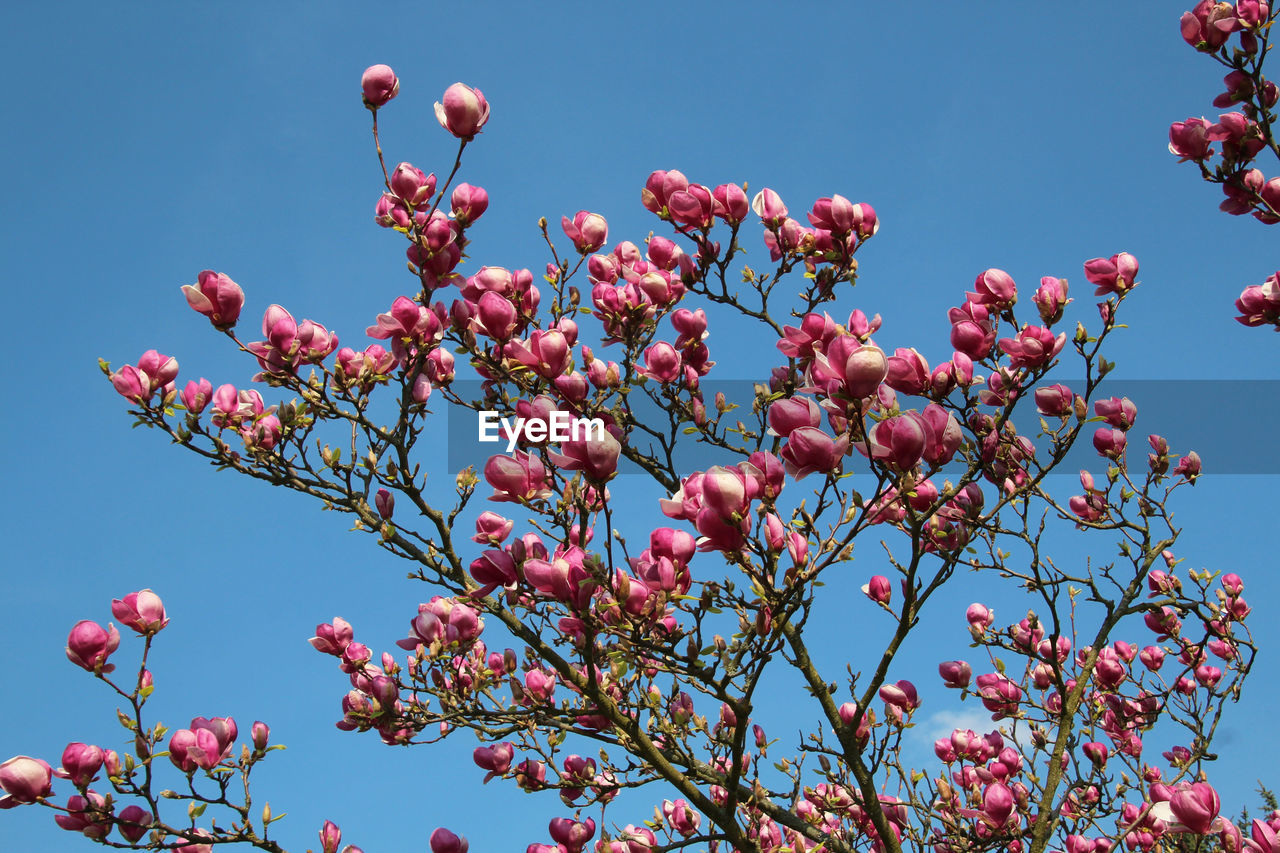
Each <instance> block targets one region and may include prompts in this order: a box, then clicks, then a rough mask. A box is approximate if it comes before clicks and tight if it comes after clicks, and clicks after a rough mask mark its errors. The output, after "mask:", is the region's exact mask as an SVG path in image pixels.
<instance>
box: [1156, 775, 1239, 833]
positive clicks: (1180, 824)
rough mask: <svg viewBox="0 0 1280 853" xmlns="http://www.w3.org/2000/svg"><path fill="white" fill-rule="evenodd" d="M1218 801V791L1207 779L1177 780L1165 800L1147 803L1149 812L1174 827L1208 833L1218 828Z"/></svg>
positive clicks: (1220, 804) (1219, 807)
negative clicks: (1175, 786)
mask: <svg viewBox="0 0 1280 853" xmlns="http://www.w3.org/2000/svg"><path fill="white" fill-rule="evenodd" d="M1221 809H1222V803H1221V801H1220V800H1219V799H1218V792H1217V791H1215V790H1214V789H1213V787H1212V786H1211V785H1209V783H1208V782H1192V783H1190V784H1186V783H1184V784H1181V785H1179V786H1178V787H1177V789H1175V790H1174V792H1173V796H1171V797H1170V798H1169V799H1168V800H1167V801H1164V802H1158V803H1156V804H1155V805H1154V806H1152V807H1151V815H1152V816H1153V817H1155V818H1156V819H1157V820H1163V821H1164V822H1166V823H1168V824H1170V825H1171V826H1170V828H1171V829H1173V830H1174V831H1177V830H1182V831H1185V832H1194V833H1196V834H1197V835H1208V834H1209V833H1211V832H1213V831H1215V830H1216V829H1218V828H1220V826H1221V824H1222V821H1221V820H1219V818H1218V813H1219V811H1221Z"/></svg>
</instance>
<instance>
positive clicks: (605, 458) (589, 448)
mask: <svg viewBox="0 0 1280 853" xmlns="http://www.w3.org/2000/svg"><path fill="white" fill-rule="evenodd" d="M621 454H622V445H621V444H619V443H618V440H617V439H616V438H614V437H613V435H612V434H610V433H609V432H608V431H607V430H606V431H605V432H604V433H603V435H601V436H599V437H588V436H587V435H583V436H581V437H579V438H570V439H569V440H568V441H564V442H561V444H560V450H559V452H557V451H554V450H553V451H550V452H549V453H548V454H547V456H548V458H549V459H550V460H551V463H552V464H553V465H556V466H557V467H559V468H562V469H564V470H567V471H581V472H582V473H583V474H585V475H586V476H587V478H588V479H590V480H592V481H594V482H596V483H603V482H605V481H606V480H609V479H611V478H612V477H613V475H614V474H615V473H616V472H617V470H618V457H619V456H620V455H621Z"/></svg>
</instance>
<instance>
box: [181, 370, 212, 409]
mask: <svg viewBox="0 0 1280 853" xmlns="http://www.w3.org/2000/svg"><path fill="white" fill-rule="evenodd" d="M181 397H182V405H183V406H185V407H186V409H187V411H188V412H190V413H191V414H193V415H198V414H200V413H201V412H203V411H204V410H205V407H206V406H208V405H209V401H210V400H212V399H213V384H212V383H211V382H209V380H208V379H205V378H204V377H203V376H202V377H200V381H199V382H196V381H194V380H192V381H191V382H188V383H187V387H185V388H183V389H182V394H181Z"/></svg>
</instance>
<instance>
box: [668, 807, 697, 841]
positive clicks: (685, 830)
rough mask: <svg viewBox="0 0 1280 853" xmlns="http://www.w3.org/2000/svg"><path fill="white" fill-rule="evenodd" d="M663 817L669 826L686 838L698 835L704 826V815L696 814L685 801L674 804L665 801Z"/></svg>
mask: <svg viewBox="0 0 1280 853" xmlns="http://www.w3.org/2000/svg"><path fill="white" fill-rule="evenodd" d="M662 816H663V817H664V818H666V821H667V825H668V826H670V827H671V828H672V829H674V830H675V831H676V832H678V833H679V834H680V835H682V836H684V837H685V838H689V837H691V836H694V835H697V834H698V828H699V827H700V826H702V815H700V814H698V813H697V812H695V811H694V810H693V809H692V808H691V807H690V806H689V804H688V803H687V802H686V801H685V800H683V799H680V800H676V801H674V802H672V801H671V800H663V801H662Z"/></svg>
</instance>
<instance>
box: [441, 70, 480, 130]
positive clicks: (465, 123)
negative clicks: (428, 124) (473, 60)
mask: <svg viewBox="0 0 1280 853" xmlns="http://www.w3.org/2000/svg"><path fill="white" fill-rule="evenodd" d="M488 120H489V102H488V101H486V100H485V98H484V94H483V93H481V91H480V90H479V89H473V88H471V87H470V86H467V85H465V84H463V83H454V84H453V85H452V86H450V87H449V88H448V89H445V91H444V98H443V102H440V101H437V102H436V121H438V122H440V126H441V127H443V128H444V129H445V130H447V131H449V132H450V133H452V134H453V135H454V136H456V137H458V138H459V139H463V140H470V139H474V138H475V135H476V134H477V133H479V132H480V128H482V127H484V125H485V122H487V121H488Z"/></svg>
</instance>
